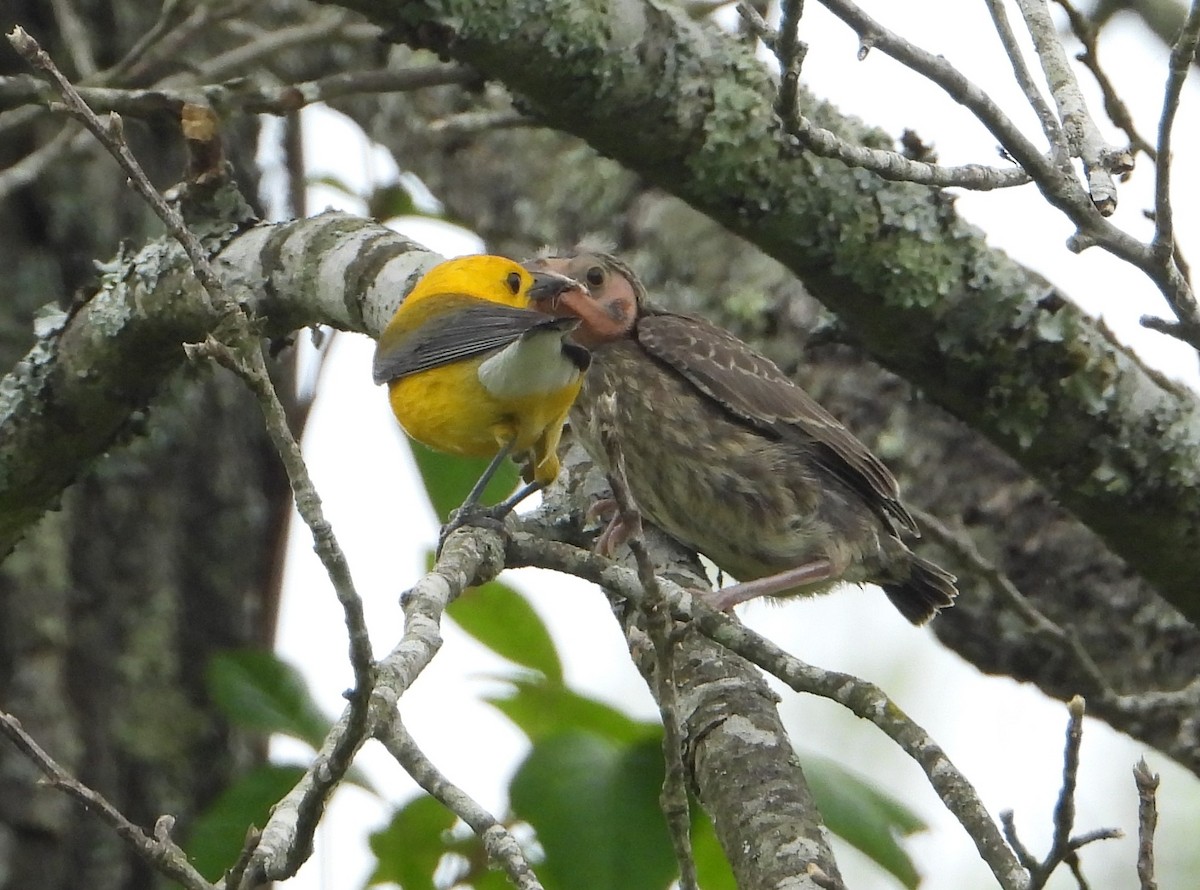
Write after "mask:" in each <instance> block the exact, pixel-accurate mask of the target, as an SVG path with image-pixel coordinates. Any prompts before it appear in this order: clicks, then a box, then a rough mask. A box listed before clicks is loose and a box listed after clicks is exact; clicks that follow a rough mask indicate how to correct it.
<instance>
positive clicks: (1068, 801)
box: [1000, 695, 1123, 890]
mask: <svg viewBox="0 0 1200 890" xmlns="http://www.w3.org/2000/svg"><path fill="white" fill-rule="evenodd" d="M1067 713H1068V715H1069V717H1070V719H1069V720H1068V722H1067V742H1066V750H1065V751H1064V753H1063V782H1062V789H1061V790H1060V791H1059V795H1058V802H1057V803H1056V804H1055V806H1054V836H1053V839H1052V840H1051V842H1050V851H1049V852H1048V853H1047V854H1046V858H1045V859H1044V860H1042V861H1041V862H1038V861H1037V859H1036V858H1035V857H1034V856H1033V854H1031V853H1030V852H1029V850H1028V848H1026V847H1025V846H1024V845H1023V844H1022V843H1021V841H1020V839H1019V838H1018V837H1017V826H1016V823H1015V822H1014V821H1013V814H1012V811H1011V810H1008V811H1005V812H1004V813H1002V814H1001V816H1000V818H1001V821H1002V822H1003V824H1004V834H1005V836H1006V837H1007V838H1008V841H1009V843H1010V844H1012V846H1013V849H1014V850H1016V851H1017V855H1018V856H1019V857H1020V859H1021V864H1022V865H1024V866H1025V867H1026V868H1027V869H1029V875H1030V883H1029V890H1041V888H1043V887H1045V886H1046V882H1047V881H1049V880H1050V876H1051V875H1052V874H1054V871H1055V869H1057V868H1058V867H1059V866H1060V865H1062V864H1064V863H1065V864H1066V865H1067V867H1068V868H1070V869H1071V873H1072V874H1073V875H1074V876H1075V880H1076V881H1077V882H1078V884H1079V887H1080V890H1087V881H1086V880H1085V879H1084V877H1083V872H1082V871H1081V869H1080V865H1079V857H1078V856H1077V855H1076V854H1077V852H1078V850H1079V849H1080V848H1081V847H1084V846H1086V845H1088V844H1090V843H1093V842H1095V841H1102V840H1110V839H1112V838H1119V837H1122V836H1123V834H1122V832H1121V831H1120V829H1116V828H1101V829H1097V830H1095V831H1088V832H1085V833H1084V834H1080V835H1076V836H1074V837H1072V836H1071V828H1072V826H1073V825H1074V824H1075V788H1076V785H1077V783H1078V775H1079V747H1080V744H1081V742H1082V740H1083V714H1084V701H1083V699H1082V698H1081V697H1080V696H1078V695H1077V696H1075V697H1074V698H1073V699H1071V701H1069V702H1068V703H1067Z"/></svg>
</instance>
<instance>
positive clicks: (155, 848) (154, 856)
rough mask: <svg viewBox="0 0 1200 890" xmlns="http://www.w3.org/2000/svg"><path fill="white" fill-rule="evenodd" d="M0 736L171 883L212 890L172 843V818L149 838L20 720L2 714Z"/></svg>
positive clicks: (162, 820)
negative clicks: (63, 764) (45, 748)
mask: <svg viewBox="0 0 1200 890" xmlns="http://www.w3.org/2000/svg"><path fill="white" fill-rule="evenodd" d="M0 733H3V734H4V735H6V736H8V738H9V739H10V740H11V741H12V743H13V744H14V745H16V746H17V748H18V749H19V750H20V751H21V752H22V753H23V754H24V755H25V756H26V757H28V758H29V759H30V760H31V761H33V763H34V765H36V766H37V768H38V769H40V770H41V771H42V772H43V773H45V774H46V778H47V780H48V781H49V784H50V785H51V786H53V787H54V788H57V789H58V790H60V791H63V792H65V793H66V794H67V795H69V796H70V797H73V798H75V799H76V800H77V801H78V802H79V803H81V804H82V805H83V807H84V808H85V809H87V810H90V811H91V812H93V813H95V814H96V815H97V816H98V817H99V818H100V819H101V820H102V821H104V822H107V823H108V824H109V825H110V826H111V827H112V828H113V830H114V831H116V833H117V835H118V836H119V837H120V838H121V839H122V840H123V841H125V842H126V843H127V844H129V846H131V847H132V848H133V849H134V850H135V851H137V854H138V855H139V856H141V857H142V858H143V859H145V860H146V862H147V863H149V864H150V865H151V866H152V867H153V868H155V869H157V870H158V871H159V872H161V873H162V874H164V875H166V876H167V877H168V878H170V879H171V880H173V881H178V882H179V883H180V884H181V885H182V886H184V887H187V888H188V890H212V885H211V884H210V883H208V881H206V880H204V877H203V876H202V875H201V874H200V873H199V872H198V871H196V870H195V869H194V868H192V865H191V863H190V862H188V857H187V854H186V853H185V852H184V851H183V850H181V849H180V848H179V847H178V846H177V845H176V844H175V842H174V841H172V840H171V837H170V830H171V827H172V824H173V823H174V820H173V819H171V817H169V816H163V817H161V818H160V819H159V820H158V823H157V824H156V825H155V826H154V836H153V837H148V836H147V835H146V832H144V831H143V830H142V829H141V828H139V827H138V826H136V825H134V824H133V823H132V822H130V821H129V820H128V819H126V818H125V816H124V815H123V814H122V813H121V812H120V811H119V810H118V809H117V808H116V807H114V806H113V805H112V804H111V803H109V802H108V800H107V799H106V798H105V797H104V796H103V795H101V794H99V793H98V792H96V791H93V790H92V789H91V788H88V787H87V786H85V785H83V784H81V783H80V782H79V781H78V780H76V779H75V778H74V777H73V776H72V775H71V774H70V773H68V772H67V771H66V770H64V769H63V768H62V767H61V766H59V765H58V763H57V762H55V760H54V758H52V757H51V756H50V755H49V754H47V753H46V752H45V751H43V750H42V749H41V747H40V746H39V745H38V743H37V742H35V741H34V740H33V739H32V738H30V737H29V734H28V733H26V732H25V730H24V729H22V728H21V723H20V721H19V720H17V718H16V717H13V716H12V715H11V714H6V713H4V712H3V711H0Z"/></svg>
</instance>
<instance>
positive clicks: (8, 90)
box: [0, 65, 478, 115]
mask: <svg viewBox="0 0 1200 890" xmlns="http://www.w3.org/2000/svg"><path fill="white" fill-rule="evenodd" d="M477 79H478V74H476V73H475V72H474V71H472V70H471V69H470V68H467V67H465V66H463V65H420V66H414V67H412V68H400V69H385V68H379V69H370V70H367V71H344V72H339V73H338V74H331V75H329V76H328V77H322V78H321V79H320V80H311V81H306V82H304V83H296V84H283V85H279V84H268V83H263V82H258V81H251V80H246V79H238V80H230V81H226V82H224V83H208V84H196V85H186V86H177V87H148V88H145V89H118V88H115V87H105V86H81V87H77V88H76V89H77V91H78V92H79V95H80V97H81V98H82V99H83V100H84V101H85V102H87V104H88V105H89V106H91V107H92V108H93V109H100V110H102V111H116V112H119V113H121V114H126V115H152V114H162V113H164V112H168V113H173V114H178V112H179V108H180V107H181V106H182V105H183V104H184V103H187V102H192V103H198V104H208V105H212V106H213V107H214V108H219V109H222V110H229V109H238V110H242V111H246V112H250V113H254V114H287V113H289V112H292V111H296V110H298V109H300V108H303V107H304V106H306V105H311V104H313V103H315V102H329V101H332V100H334V99H340V98H344V97H346V96H357V95H366V94H372V93H400V92H406V91H409V90H417V89H424V88H426V87H433V86H445V85H450V84H465V83H469V82H471V81H473V80H477ZM0 87H2V89H0V108H15V107H18V106H21V105H26V104H29V103H39V104H45V103H47V102H49V101H51V100H52V97H53V90H52V89H51V88H50V87H49V86H47V85H46V84H44V83H42V82H41V81H38V80H35V79H32V78H17V77H12V78H7V79H5V78H0Z"/></svg>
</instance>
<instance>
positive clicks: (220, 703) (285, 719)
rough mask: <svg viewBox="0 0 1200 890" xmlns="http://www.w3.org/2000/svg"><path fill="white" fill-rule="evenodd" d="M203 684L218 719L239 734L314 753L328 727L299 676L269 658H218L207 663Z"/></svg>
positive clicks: (251, 653) (234, 653)
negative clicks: (297, 744) (291, 742)
mask: <svg viewBox="0 0 1200 890" xmlns="http://www.w3.org/2000/svg"><path fill="white" fill-rule="evenodd" d="M205 683H206V686H207V689H208V696H209V698H211V699H212V700H213V703H214V704H216V706H217V707H218V708H220V710H221V713H223V714H224V715H225V716H226V717H227V718H228V720H229V722H230V723H232V724H233V725H235V726H240V727H242V728H243V729H251V730H257V731H259V732H262V733H273V732H278V733H282V734H283V735H288V736H292V737H293V738H297V739H300V740H302V741H305V742H308V744H310V745H312V747H314V748H319V747H321V742H322V741H323V740H324V738H325V734H326V733H327V732H328V731H329V727H330V726H331V725H332V721H331V720H330V719H329V718H328V717H327V716H325V714H323V713H322V712H321V709H320V708H319V707H317V703H316V701H314V700H313V697H312V693H311V692H309V689H308V685H307V684H306V683H305V682H304V678H303V677H302V676H301V675H300V672H299V671H297V670H296V669H295V668H294V667H292V666H291V665H290V664H288V663H287V662H285V661H282V660H281V659H279V658H278V657H276V655H275V654H274V653H272V652H267V651H265V650H262V649H238V650H230V651H227V652H219V653H217V654H216V655H214V656H213V657H212V658H211V659H210V660H209V662H208V670H207V672H206V674H205Z"/></svg>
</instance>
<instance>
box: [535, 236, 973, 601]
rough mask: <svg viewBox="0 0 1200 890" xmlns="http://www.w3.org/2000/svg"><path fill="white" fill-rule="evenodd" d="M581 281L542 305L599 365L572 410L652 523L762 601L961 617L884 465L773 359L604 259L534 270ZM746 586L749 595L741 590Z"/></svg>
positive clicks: (727, 595) (592, 447) (557, 262)
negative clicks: (875, 599) (797, 598)
mask: <svg viewBox="0 0 1200 890" xmlns="http://www.w3.org/2000/svg"><path fill="white" fill-rule="evenodd" d="M527 265H528V266H529V267H530V268H532V269H548V270H550V271H555V272H559V273H562V274H565V275H567V276H569V277H571V278H574V279H576V280H577V281H580V282H584V283H585V284H587V286H588V288H589V291H590V296H583V295H582V294H580V293H579V292H576V293H575V294H573V295H571V296H569V297H565V298H563V299H561V300H557V301H555V302H554V304H552V305H546V306H544V307H543V308H544V309H546V311H550V312H553V313H555V314H569V315H575V316H578V317H579V318H580V319H582V322H583V323H582V325H581V326H580V328H579V329H578V330H577V331H576V334H575V335H574V336H575V339H576V340H578V342H580V343H581V345H584V346H586V347H588V348H589V349H590V350H591V352H592V366H591V370H590V371H589V373H588V376H587V379H586V381H585V382H584V386H583V390H582V392H581V393H580V396H579V398H578V399H577V401H576V402H575V405H574V407H573V408H572V410H571V424H572V426H573V428H574V429H575V431H576V434H577V435H578V436H579V438H580V441H581V442H582V443H583V445H584V447H585V448H586V449H587V450H588V453H589V454H590V455H591V456H592V458H593V459H594V460H596V461H597V463H599V464H600V465H602V466H604V465H606V463H607V459H606V456H605V449H604V447H603V444H602V440H601V437H602V435H607V436H612V437H613V438H614V439H615V441H616V443H617V444H618V445H619V447H620V449H621V452H622V455H623V457H624V463H625V475H626V478H627V481H628V484H629V489H630V491H631V493H632V495H633V497H634V499H635V500H636V501H637V504H638V507H639V509H640V510H641V511H642V513H643V514H644V515H645V517H646V518H647V519H649V520H651V521H652V522H654V523H655V524H656V525H658V526H659V527H660V528H662V529H663V530H664V531H666V532H668V533H669V534H671V535H672V536H674V537H675V538H677V539H678V540H679V541H681V542H682V543H684V544H686V545H687V546H689V547H692V548H694V549H696V550H698V551H700V552H701V553H703V554H705V555H706V556H708V557H709V558H710V559H711V560H712V561H713V562H714V563H716V564H717V565H718V566H719V567H720V568H721V569H723V570H724V571H727V572H728V573H729V574H731V575H733V576H734V577H735V578H737V579H738V580H739V581H742V582H744V583H743V584H741V585H737V586H735V587H732V588H726V589H725V590H723V591H720V592H718V593H717V594H716V595H715V597H714V602H715V604H716V605H717V606H719V607H721V608H728V607H730V606H732V605H734V604H736V603H739V602H744V601H745V600H747V599H750V598H753V597H756V596H760V595H769V596H789V595H796V594H814V593H820V592H823V591H825V590H827V589H829V588H830V587H832V586H834V585H835V584H837V583H838V582H839V581H847V582H851V583H864V582H868V581H870V582H876V583H878V584H879V585H880V586H881V587H882V588H883V589H884V591H885V592H886V593H887V595H888V597H889V598H890V599H891V601H892V602H893V603H894V604H895V605H896V607H897V608H898V609H899V610H900V612H901V613H902V614H903V615H904V617H906V618H907V619H908V620H909V621H911V622H913V623H914V624H922V623H924V622H925V621H927V620H929V619H930V618H932V617H933V616H934V615H935V614H936V613H937V611H938V610H939V609H942V608H945V607H947V606H950V605H952V604H953V598H954V596H955V595H956V594H957V591H956V589H955V587H954V583H953V582H954V577H953V576H952V575H950V574H949V573H948V572H946V571H944V570H942V569H941V568H939V567H938V566H936V565H934V564H933V563H931V562H929V561H927V560H925V559H922V558H921V557H919V556H917V555H916V554H914V553H913V552H912V551H911V550H909V548H908V547H907V546H906V545H905V544H904V542H903V541H902V540H901V535H903V534H909V535H914V536H915V535H918V534H919V532H918V531H917V526H916V523H915V521H914V520H913V518H912V516H911V514H910V513H909V512H908V510H906V509H905V507H904V505H903V504H902V503H901V502H900V497H899V490H898V487H897V485H896V480H895V478H894V477H893V476H892V474H891V473H890V472H889V471H888V469H887V467H885V466H884V465H883V463H882V462H881V461H880V460H879V459H878V458H876V457H875V456H874V455H873V454H871V452H870V451H869V450H868V449H867V448H866V446H865V445H863V444H862V443H861V442H859V441H858V439H856V438H855V437H854V436H853V435H852V434H851V433H850V432H849V430H847V429H846V428H845V427H844V426H843V425H842V424H841V423H839V422H838V421H837V419H835V418H834V417H833V416H832V415H831V414H829V413H828V412H827V411H825V409H823V408H822V407H821V406H820V405H818V404H817V403H816V402H815V401H813V399H812V398H811V397H810V396H809V395H808V394H807V393H805V392H804V390H802V389H801V388H800V387H799V386H797V385H796V384H795V383H793V382H792V381H791V380H790V379H788V378H787V377H786V376H785V375H784V374H783V373H782V372H781V371H780V370H779V368H778V367H776V366H775V364H774V363H773V362H771V361H770V360H769V359H767V358H765V357H764V356H762V355H759V354H758V353H757V352H755V351H754V350H753V349H751V348H750V347H749V346H748V345H746V344H745V343H743V342H742V341H741V340H738V339H737V338H736V337H734V336H733V335H732V334H730V333H728V332H727V331H724V330H722V329H720V328H718V327H716V326H715V325H712V324H710V323H709V322H707V321H704V320H703V319H700V318H694V317H690V316H685V315H677V314H673V313H669V312H663V311H660V310H657V309H654V308H652V307H650V306H648V305H647V303H646V300H645V291H644V289H643V288H642V286H641V283H640V282H639V281H638V279H637V277H636V276H635V275H634V274H633V272H632V271H631V270H630V269H629V268H628V267H627V266H625V265H624V264H623V263H621V262H620V261H619V260H617V259H616V258H615V257H612V256H609V255H607V254H598V253H597V254H591V253H581V254H578V255H574V256H551V257H543V258H540V259H537V260H533V261H531V262H530V263H528V264H527ZM745 582H748V583H745Z"/></svg>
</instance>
